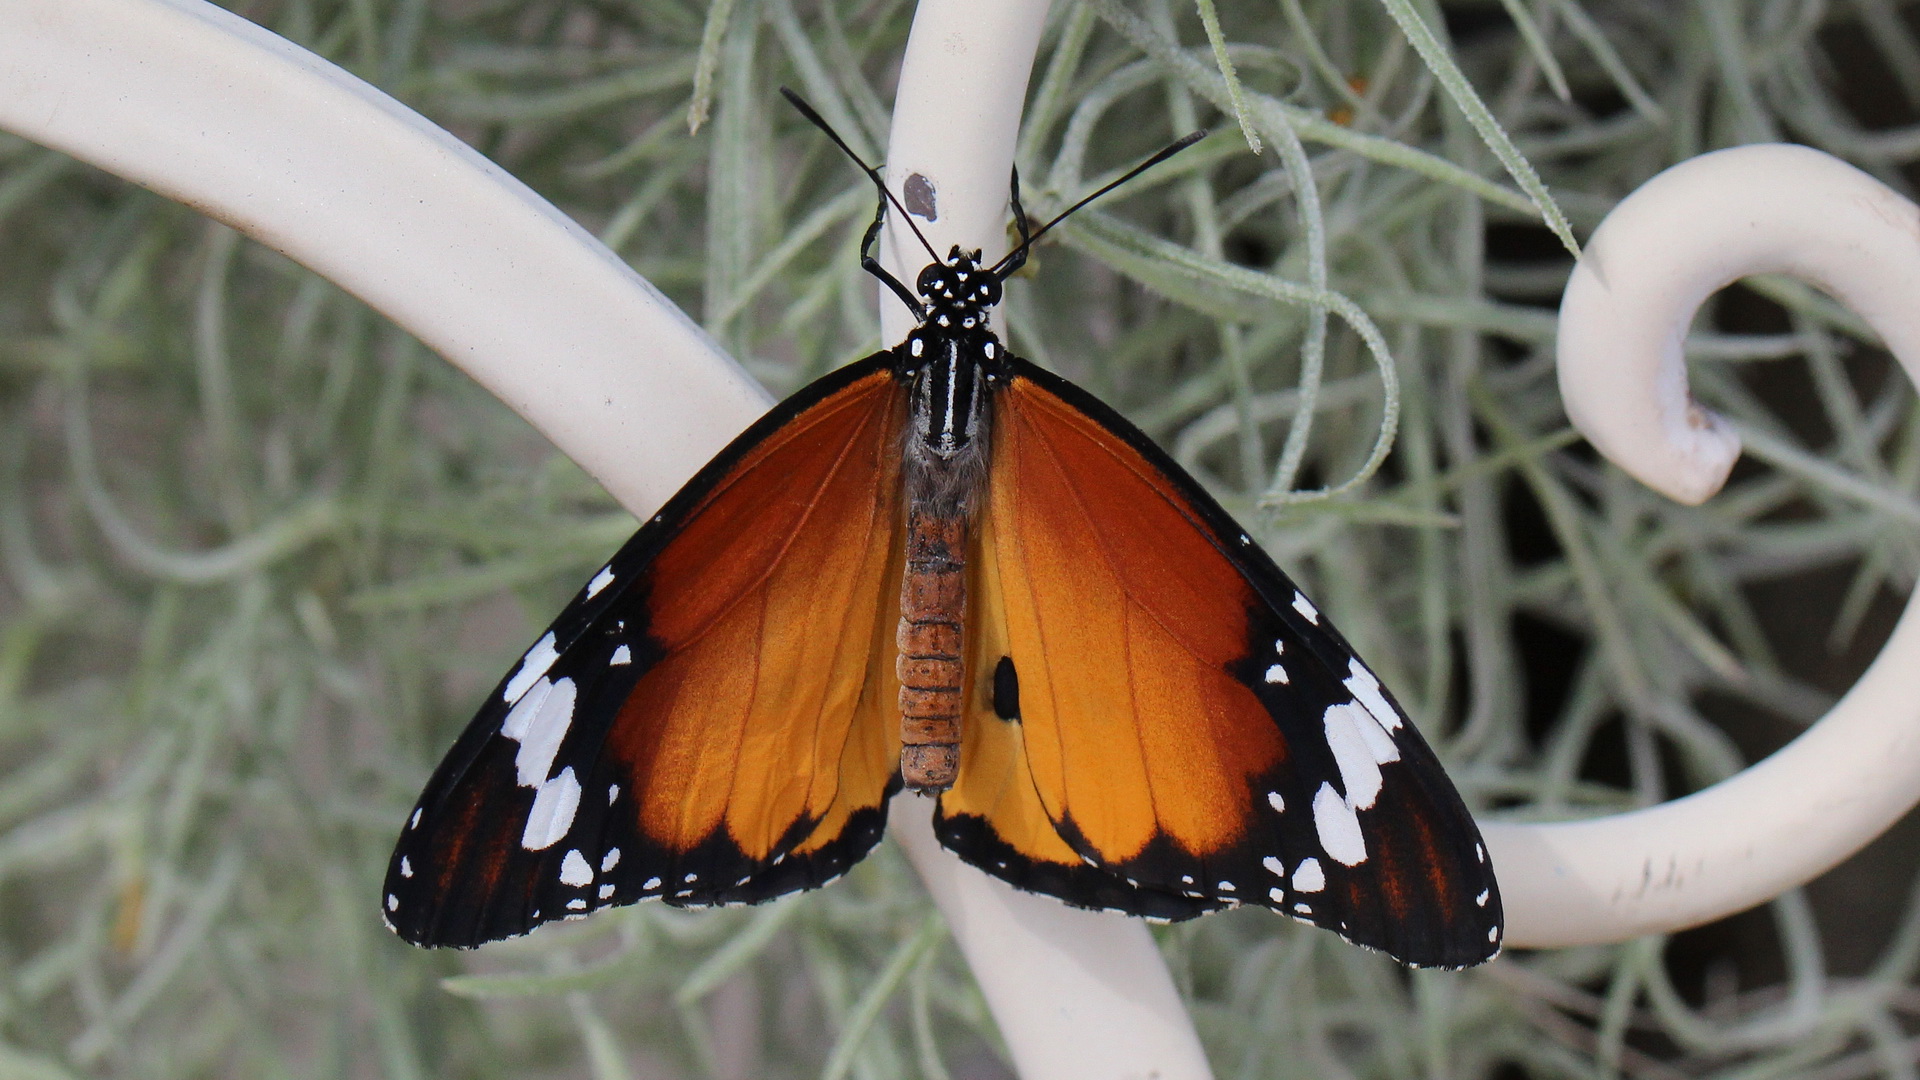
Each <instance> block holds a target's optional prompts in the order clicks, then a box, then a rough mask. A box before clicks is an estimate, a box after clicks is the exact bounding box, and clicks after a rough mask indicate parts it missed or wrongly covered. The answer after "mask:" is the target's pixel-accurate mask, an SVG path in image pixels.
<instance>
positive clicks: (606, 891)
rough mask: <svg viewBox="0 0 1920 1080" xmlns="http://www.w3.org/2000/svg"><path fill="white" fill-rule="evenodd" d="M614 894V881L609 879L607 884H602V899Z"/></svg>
mask: <svg viewBox="0 0 1920 1080" xmlns="http://www.w3.org/2000/svg"><path fill="white" fill-rule="evenodd" d="M612 895H613V882H611V881H609V882H607V883H606V884H605V885H602V886H600V899H602V900H605V899H607V898H608V897H610V896H612Z"/></svg>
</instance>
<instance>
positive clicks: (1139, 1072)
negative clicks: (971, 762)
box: [879, 0, 1212, 1080]
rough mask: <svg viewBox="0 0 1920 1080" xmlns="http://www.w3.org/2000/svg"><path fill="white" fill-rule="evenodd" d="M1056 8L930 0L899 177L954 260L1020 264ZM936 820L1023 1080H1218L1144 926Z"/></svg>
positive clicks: (903, 110) (916, 246)
mask: <svg viewBox="0 0 1920 1080" xmlns="http://www.w3.org/2000/svg"><path fill="white" fill-rule="evenodd" d="M1046 10H1047V5H1046V4H1044V3H1035V2H1033V0H922V2H921V4H920V6H919V8H918V10H917V11H916V12H915V14H914V19H913V33H912V35H911V36H910V37H909V38H908V40H907V51H906V56H905V58H904V60H903V61H902V63H901V68H900V89H899V91H898V93H897V94H896V96H895V99H894V106H893V131H892V134H891V135H890V137H889V140H888V146H887V165H886V176H887V182H888V184H889V186H890V187H891V188H892V190H893V191H894V192H895V193H900V192H909V191H910V192H913V193H914V197H913V198H911V199H908V200H907V207H908V209H909V211H913V212H914V213H915V220H914V223H915V224H916V225H918V226H919V228H920V231H921V232H922V233H923V234H925V236H926V238H927V240H928V241H929V242H931V243H932V244H933V248H934V251H935V252H936V253H938V254H940V255H942V256H944V255H945V254H946V253H947V251H948V249H949V248H950V247H951V246H952V245H954V244H959V245H960V246H961V247H962V248H967V249H972V248H979V249H981V250H982V251H983V252H984V254H985V257H986V259H987V261H988V262H992V261H993V260H995V259H997V258H998V257H999V256H1000V255H1002V254H1004V253H1005V251H1006V248H1007V231H1006V230H1007V221H1008V218H1007V213H1008V207H1007V193H1008V179H1009V177H1010V174H1011V170H1012V168H1013V147H1014V141H1015V138H1016V136H1017V135H1018V133H1019V130H1020V114H1021V110H1022V107H1023V105H1024V104H1025V101H1026V91H1027V76H1028V73H1029V72H1030V71H1031V69H1032V66H1033V59H1034V53H1035V51H1036V50H1037V49H1038V48H1039V44H1040V31H1041V27H1042V23H1043V22H1044V20H1045V17H1046ZM928 204H931V205H930V206H929V205H928ZM923 209H931V211H932V213H933V216H932V217H931V218H929V217H927V216H925V215H924V213H923ZM881 257H882V261H883V262H884V263H885V265H886V266H887V268H888V269H889V270H891V271H892V272H893V273H894V275H895V276H896V277H898V278H900V279H901V280H902V281H904V282H906V283H907V285H908V286H909V287H911V286H912V285H913V282H914V279H915V276H916V275H918V273H919V272H920V268H921V267H923V266H925V265H926V264H927V261H928V257H927V251H926V249H925V248H923V247H921V246H920V243H919V241H918V240H916V239H914V237H913V235H912V234H911V233H910V232H908V231H907V230H906V229H904V228H901V227H899V223H898V222H897V221H896V222H892V223H890V224H889V225H888V228H887V231H886V233H885V243H884V244H883V245H882V256H881ZM879 294H880V310H881V325H882V327H883V330H882V336H883V337H884V338H885V339H886V340H889V341H898V340H900V339H902V338H904V337H906V333H907V331H908V330H909V329H911V328H912V327H913V317H912V315H911V314H910V313H909V312H908V311H907V308H906V305H904V304H902V303H901V302H900V301H899V299H898V298H896V297H895V296H894V295H893V294H892V293H891V292H889V291H887V290H885V289H880V290H879ZM930 812H931V800H928V799H920V798H916V797H914V796H911V795H902V796H900V797H899V798H897V799H895V800H894V804H893V815H892V816H893V828H894V836H895V837H896V838H897V839H898V840H899V841H900V843H901V844H902V845H903V846H904V847H905V848H906V851H907V856H908V858H910V859H911V860H912V861H913V864H914V868H915V869H917V870H918V871H919V872H920V875H921V877H922V878H924V879H925V880H926V882H927V885H928V887H929V889H931V890H932V892H933V896H934V899H935V901H936V902H937V903H939V905H940V910H941V913H942V914H944V915H945V916H946V919H947V923H948V925H949V926H951V927H953V929H954V934H955V937H956V939H957V940H958V941H959V942H960V947H961V949H962V951H964V952H965V953H966V956H967V961H968V963H969V964H971V965H972V967H973V972H974V977H975V978H976V979H978V980H979V982H980V989H981V992H982V993H984V994H985V995H986V999H987V1004H988V1005H989V1006H990V1007H991V1008H992V1009H993V1017H994V1020H995V1021H996V1022H997V1023H998V1024H999V1026H1000V1033H1001V1035H1002V1036H1004V1037H1005V1039H1006V1041H1007V1048H1008V1050H1010V1051H1011V1052H1012V1054H1013V1060H1014V1066H1015V1067H1016V1068H1017V1069H1018V1071H1019V1073H1020V1075H1021V1076H1023V1077H1027V1078H1028V1080H1118V1078H1121V1077H1129V1076H1138V1077H1158V1078H1161V1080H1207V1078H1209V1077H1211V1076H1212V1073H1211V1072H1210V1071H1209V1069H1208V1067H1207V1059H1206V1056H1205V1054H1204V1053H1203V1052H1202V1051H1201V1049H1200V1040H1199V1038H1198V1036H1196V1035H1195V1034H1194V1030H1193V1024H1192V1021H1191V1020H1189V1019H1188V1017H1187V1012H1186V1007H1185V1006H1184V1005H1183V1004H1182V1003H1181V1001H1180V995H1179V993H1178V992H1177V991H1176V990H1175V989H1174V986H1173V979H1172V977H1171V976H1170V975H1169V974H1168V972H1167V966H1166V962H1165V961H1164V960H1162V959H1161V957H1160V952H1159V949H1158V948H1157V947H1156V946H1155V945H1154V942H1153V937H1152V935H1151V934H1149V933H1148V931H1147V928H1146V925H1145V924H1144V923H1142V922H1140V921H1139V920H1137V919H1130V918H1127V917H1125V916H1121V915H1112V914H1103V913H1096V912H1090V911H1078V910H1075V909H1072V908H1069V907H1066V906H1064V905H1062V904H1061V903H1060V902H1058V901H1056V900H1053V899H1051V898H1048V897H1044V896H1037V895H1035V894H1033V893H1023V892H1020V891H1018V890H1016V889H1013V888H1012V887H1010V886H1008V885H1006V884H1003V883H1002V882H1000V881H998V880H996V879H994V878H990V877H988V876H987V875H985V874H983V873H981V872H980V871H978V870H975V869H974V868H973V867H971V866H968V865H966V864H965V863H963V862H961V861H960V860H959V859H958V858H956V857H955V856H954V855H953V854H952V853H951V852H949V851H947V850H946V849H945V848H943V847H941V846H940V845H939V843H938V842H937V841H936V840H935V839H934V836H933V827H932V822H931V820H930V816H929V815H930ZM963 885H964V887H963Z"/></svg>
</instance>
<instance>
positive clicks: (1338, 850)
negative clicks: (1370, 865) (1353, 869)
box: [1313, 783, 1367, 866]
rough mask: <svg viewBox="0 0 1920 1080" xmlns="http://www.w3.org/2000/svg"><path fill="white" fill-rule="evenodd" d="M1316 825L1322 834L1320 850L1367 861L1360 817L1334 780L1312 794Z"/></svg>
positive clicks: (1349, 862)
mask: <svg viewBox="0 0 1920 1080" xmlns="http://www.w3.org/2000/svg"><path fill="white" fill-rule="evenodd" d="M1313 828H1314V831H1315V832H1317V833H1319V834H1320V848H1321V850H1323V851H1325V852H1326V853H1327V854H1328V855H1330V856H1332V857H1333V858H1334V859H1335V860H1337V861H1338V862H1340V863H1342V864H1344V865H1346V866H1359V865H1360V864H1361V863H1363V862H1366V861H1367V841H1366V838H1365V837H1363V836H1361V835H1360V819H1359V818H1357V817H1355V816H1354V813H1353V807H1351V806H1348V805H1347V800H1345V799H1343V798H1341V797H1340V793H1339V792H1337V791H1335V790H1333V785H1332V784H1327V783H1322V784H1321V785H1320V790H1319V791H1316V792H1314V794H1313Z"/></svg>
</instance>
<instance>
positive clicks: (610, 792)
mask: <svg viewBox="0 0 1920 1080" xmlns="http://www.w3.org/2000/svg"><path fill="white" fill-rule="evenodd" d="M619 797H620V785H619V784H608V785H607V805H609V806H611V805H613V800H615V799H617V798H619Z"/></svg>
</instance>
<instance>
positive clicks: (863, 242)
mask: <svg viewBox="0 0 1920 1080" xmlns="http://www.w3.org/2000/svg"><path fill="white" fill-rule="evenodd" d="M886 223H887V195H886V192H884V191H882V192H881V193H880V208H879V209H878V210H876V211H874V215H873V224H871V225H869V226H867V234H866V235H865V236H863V237H861V238H860V269H862V270H865V271H866V272H867V273H869V274H872V275H873V276H874V277H877V278H879V279H880V281H881V283H882V284H884V285H886V287H887V288H889V289H892V290H893V294H894V295H895V296H898V297H899V298H900V299H901V301H902V302H903V303H905V304H906V305H907V306H908V307H909V308H912V309H913V313H914V314H915V315H916V316H918V317H919V318H921V319H925V318H926V317H927V309H926V308H925V307H924V306H923V305H922V304H921V303H920V298H919V297H917V296H915V295H913V290H911V289H909V288H907V287H906V286H905V285H902V284H901V283H900V279H899V278H897V277H894V276H893V275H892V274H890V273H888V272H887V268H886V267H884V266H881V265H880V260H879V259H876V258H874V257H873V246H874V244H876V243H878V242H879V240H880V229H881V228H882V227H883V226H885V225H886Z"/></svg>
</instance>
